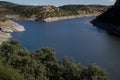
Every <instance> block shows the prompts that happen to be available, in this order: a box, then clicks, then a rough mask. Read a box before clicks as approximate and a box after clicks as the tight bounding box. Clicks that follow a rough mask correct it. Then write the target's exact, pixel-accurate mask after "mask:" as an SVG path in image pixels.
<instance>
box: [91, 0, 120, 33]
mask: <svg viewBox="0 0 120 80" xmlns="http://www.w3.org/2000/svg"><path fill="white" fill-rule="evenodd" d="M92 23H93V24H94V25H96V26H98V27H101V28H104V29H105V30H107V31H108V32H110V33H113V34H116V35H120V0H117V1H116V3H115V5H114V6H113V7H111V8H110V9H108V10H107V11H106V12H105V13H103V14H101V15H100V16H98V17H97V18H96V19H95V20H93V21H92Z"/></svg>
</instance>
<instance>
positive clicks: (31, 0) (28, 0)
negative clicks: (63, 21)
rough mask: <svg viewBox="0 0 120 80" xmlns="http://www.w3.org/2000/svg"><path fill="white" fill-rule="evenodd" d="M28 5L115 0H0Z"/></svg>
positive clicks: (111, 0) (101, 2)
mask: <svg viewBox="0 0 120 80" xmlns="http://www.w3.org/2000/svg"><path fill="white" fill-rule="evenodd" d="M0 1H9V2H14V3H18V4H27V5H55V6H60V5H66V4H102V5H113V4H114V2H115V0H0Z"/></svg>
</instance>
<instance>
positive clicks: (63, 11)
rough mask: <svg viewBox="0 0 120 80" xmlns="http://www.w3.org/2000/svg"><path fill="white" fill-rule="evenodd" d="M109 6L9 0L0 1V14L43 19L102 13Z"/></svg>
mask: <svg viewBox="0 0 120 80" xmlns="http://www.w3.org/2000/svg"><path fill="white" fill-rule="evenodd" d="M108 8H109V6H102V5H64V6H60V7H55V6H50V5H47V6H27V5H19V4H14V3H10V2H5V1H0V15H2V16H6V17H7V18H17V19H25V20H40V21H42V20H44V19H46V18H52V17H61V16H73V15H88V14H91V15H94V14H95V15H96V14H97V15H98V14H101V13H103V12H104V11H106V10H107V9H108Z"/></svg>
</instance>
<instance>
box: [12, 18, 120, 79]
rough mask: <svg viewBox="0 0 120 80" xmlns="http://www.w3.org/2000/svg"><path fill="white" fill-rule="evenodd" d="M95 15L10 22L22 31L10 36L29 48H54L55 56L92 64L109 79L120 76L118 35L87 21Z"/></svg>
mask: <svg viewBox="0 0 120 80" xmlns="http://www.w3.org/2000/svg"><path fill="white" fill-rule="evenodd" d="M94 18H95V17H83V18H76V19H70V20H62V21H56V22H49V23H44V22H37V21H22V20H15V19H12V20H13V21H15V22H17V23H19V24H21V25H23V26H24V27H25V28H26V31H24V32H19V33H12V36H13V38H14V39H18V40H19V41H20V43H21V44H22V45H23V46H24V47H26V48H28V49H30V50H36V49H38V48H41V47H50V48H54V49H55V51H56V55H57V58H58V59H60V58H62V57H63V56H68V57H72V58H74V59H75V61H76V62H78V63H82V64H83V65H85V66H87V65H88V64H90V63H96V64H97V65H99V66H101V67H102V68H104V69H106V70H107V71H108V73H109V79H110V80H119V79H120V62H119V61H120V37H116V36H113V35H110V34H108V33H107V32H106V31H104V30H102V29H99V28H97V27H95V26H93V25H92V24H90V23H89V21H91V20H92V19H94Z"/></svg>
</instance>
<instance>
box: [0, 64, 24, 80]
mask: <svg viewBox="0 0 120 80" xmlns="http://www.w3.org/2000/svg"><path fill="white" fill-rule="evenodd" d="M0 80H24V77H23V76H22V75H20V74H19V73H18V72H17V71H15V70H13V69H12V68H9V67H5V66H4V65H3V64H2V63H1V62H0Z"/></svg>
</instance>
